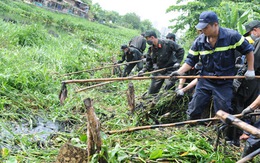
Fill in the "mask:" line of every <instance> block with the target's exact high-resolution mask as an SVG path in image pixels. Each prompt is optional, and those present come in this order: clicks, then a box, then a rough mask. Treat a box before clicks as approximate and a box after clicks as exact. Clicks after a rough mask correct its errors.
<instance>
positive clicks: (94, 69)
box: [62, 60, 143, 76]
mask: <svg viewBox="0 0 260 163" xmlns="http://www.w3.org/2000/svg"><path fill="white" fill-rule="evenodd" d="M141 61H143V60H137V61H131V62H125V63H120V64H115V65H111V66H104V67H99V68H93V69H89V70H82V71H77V72H71V73H67V74H63V75H62V76H69V75H73V74H79V73H83V72H91V71H96V70H101V69H105V68H111V67H117V66H121V65H127V64H131V63H138V62H141Z"/></svg>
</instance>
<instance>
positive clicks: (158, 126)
mask: <svg viewBox="0 0 260 163" xmlns="http://www.w3.org/2000/svg"><path fill="white" fill-rule="evenodd" d="M234 116H235V117H241V116H242V114H237V115H234ZM218 120H220V118H217V117H213V118H206V119H196V120H189V121H183V122H176V123H168V124H159V125H149V126H139V127H133V128H127V129H123V130H113V131H107V132H106V133H107V134H115V133H128V132H133V131H139V130H146V129H155V128H165V127H175V126H182V125H186V124H196V123H200V122H210V121H218Z"/></svg>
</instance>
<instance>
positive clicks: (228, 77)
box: [62, 76, 260, 84]
mask: <svg viewBox="0 0 260 163" xmlns="http://www.w3.org/2000/svg"><path fill="white" fill-rule="evenodd" d="M175 78H176V79H196V78H203V79H224V80H225V79H243V78H245V76H175ZM255 78H260V76H255ZM147 79H170V77H169V76H151V77H134V76H132V77H131V76H130V77H119V78H98V79H79V80H77V79H75V80H65V81H62V83H65V84H69V83H87V82H106V81H125V80H147Z"/></svg>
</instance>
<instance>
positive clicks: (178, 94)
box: [175, 89, 184, 96]
mask: <svg viewBox="0 0 260 163" xmlns="http://www.w3.org/2000/svg"><path fill="white" fill-rule="evenodd" d="M175 92H176V95H177V96H183V95H184V92H183V90H182V89H178V90H176V91H175Z"/></svg>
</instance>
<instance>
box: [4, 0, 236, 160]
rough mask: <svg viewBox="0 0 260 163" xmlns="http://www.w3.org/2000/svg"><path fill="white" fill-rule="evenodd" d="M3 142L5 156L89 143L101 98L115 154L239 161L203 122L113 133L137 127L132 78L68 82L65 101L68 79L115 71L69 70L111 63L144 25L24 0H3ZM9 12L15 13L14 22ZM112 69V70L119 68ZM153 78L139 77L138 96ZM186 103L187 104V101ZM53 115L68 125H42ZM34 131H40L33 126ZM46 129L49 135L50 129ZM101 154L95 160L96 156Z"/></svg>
mask: <svg viewBox="0 0 260 163" xmlns="http://www.w3.org/2000/svg"><path fill="white" fill-rule="evenodd" d="M0 17H1V18H2V20H3V19H5V21H2V20H0V21H1V23H0V40H1V41H0V54H1V55H0V81H1V82H0V116H1V118H0V133H1V134H0V137H1V138H0V149H1V155H0V156H1V157H0V161H1V162H39V163H40V162H54V161H55V158H56V156H57V154H58V151H59V148H60V147H61V146H62V145H63V144H64V143H66V142H68V141H70V142H71V143H72V144H73V145H75V146H78V147H82V148H86V145H87V144H86V130H87V125H86V121H87V120H86V117H85V114H86V113H85V108H84V106H83V100H84V99H85V98H87V97H89V98H92V99H93V100H94V107H95V110H96V114H97V116H98V117H99V118H100V121H101V126H102V140H103V148H102V150H103V151H104V150H106V151H107V152H108V156H109V162H111V163H114V162H115V163H116V162H148V161H150V162H158V161H160V160H163V159H168V160H170V161H172V162H182V163H185V162H187V163H188V162H219V163H220V162H235V160H238V159H239V157H240V153H241V151H238V150H239V149H236V148H233V147H230V146H227V147H226V148H227V150H226V151H227V153H224V152H223V150H224V146H219V149H218V150H217V151H214V145H213V144H214V141H215V138H216V131H215V129H214V128H213V127H208V128H205V127H203V126H198V127H188V126H184V127H181V128H165V129H156V130H144V131H138V132H134V133H128V134H114V135H106V134H105V131H109V130H116V129H124V128H127V127H133V126H135V124H136V123H137V119H138V115H132V116H129V115H128V106H127V101H126V95H125V92H126V90H127V87H128V83H127V82H114V83H111V84H109V85H106V86H103V87H99V88H96V89H89V90H87V91H85V92H81V93H75V92H74V91H75V90H77V89H79V88H81V87H85V86H89V85H90V84H92V83H88V84H84V85H77V84H70V85H67V88H68V97H67V99H66V101H65V104H64V105H60V103H59V99H58V94H59V91H60V88H61V81H64V80H67V79H88V78H103V77H111V70H109V69H104V70H100V71H95V72H92V73H82V74H75V75H71V76H63V74H66V73H69V72H75V71H80V70H86V69H91V68H96V67H101V66H104V65H105V64H106V63H111V62H112V58H113V57H119V56H118V54H119V53H120V51H119V49H120V45H121V44H123V43H127V42H128V41H129V38H131V37H133V36H135V35H139V34H140V33H139V31H135V30H131V29H126V28H123V27H116V26H114V27H112V28H111V27H109V26H105V25H101V24H98V23H95V22H90V21H87V20H85V19H82V18H78V17H72V16H70V15H66V14H59V13H56V12H50V11H47V10H44V9H41V8H38V7H36V6H34V5H29V4H25V3H23V2H21V1H18V0H17V1H9V0H1V1H0ZM8 20H15V21H16V23H12V22H11V21H8ZM112 77H113V76H112ZM149 82H150V81H133V83H134V86H135V90H136V96H137V97H136V98H137V99H138V97H140V96H141V95H142V94H143V93H144V92H145V91H146V90H147V88H148V86H149ZM181 106H182V105H181ZM48 123H58V124H59V127H60V128H61V129H58V130H56V129H55V128H54V129H53V130H52V132H51V134H48V132H49V131H47V130H42V131H41V132H37V130H35V129H36V128H37V127H39V126H43V127H44V126H46V125H48ZM31 131H33V132H31ZM46 134H47V136H45V135H46ZM96 159H97V157H96V156H94V157H93V159H92V162H96V161H97V160H96Z"/></svg>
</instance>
